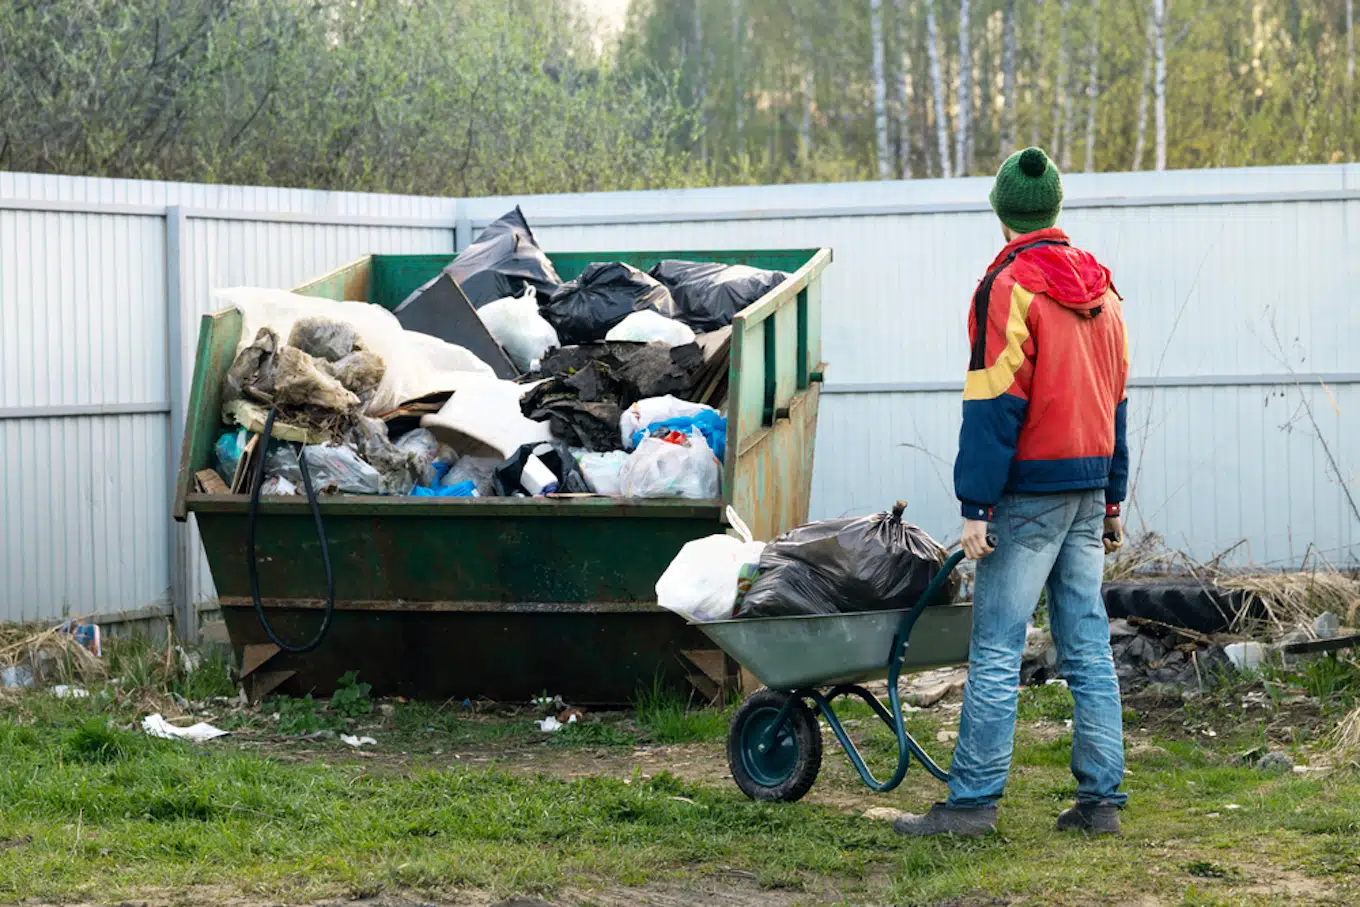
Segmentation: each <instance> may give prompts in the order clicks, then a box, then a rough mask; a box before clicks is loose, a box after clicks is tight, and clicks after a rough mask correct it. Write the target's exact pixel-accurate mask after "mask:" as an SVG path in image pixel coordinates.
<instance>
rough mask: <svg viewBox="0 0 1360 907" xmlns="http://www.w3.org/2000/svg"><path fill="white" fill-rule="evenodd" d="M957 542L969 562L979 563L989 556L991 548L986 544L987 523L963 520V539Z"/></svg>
mask: <svg viewBox="0 0 1360 907" xmlns="http://www.w3.org/2000/svg"><path fill="white" fill-rule="evenodd" d="M959 542H960V544H961V545H963V553H964V554H966V555H968V558H969V560H974V561H980V560H982V559H983V558H984V557H986V556H987V555H989V554H991V553H992V546H991V545H989V544H987V521H986V520H964V521H963V538H962V539H960V540H959Z"/></svg>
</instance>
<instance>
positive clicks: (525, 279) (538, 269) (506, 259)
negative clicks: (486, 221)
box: [397, 205, 562, 312]
mask: <svg viewBox="0 0 1360 907" xmlns="http://www.w3.org/2000/svg"><path fill="white" fill-rule="evenodd" d="M444 273H445V274H448V275H449V276H450V277H452V278H453V279H454V280H455V281H456V282H457V283H458V286H459V287H461V288H462V290H463V292H464V293H465V294H466V295H467V298H468V301H469V302H471V303H472V307H473V308H474V309H480V308H481V307H482V306H484V305H486V304H487V303H488V302H495V301H496V300H497V299H504V298H505V297H507V296H521V295H523V294H524V288H525V287H533V288H534V290H535V291H536V292H537V293H538V295H539V297H540V298H542V299H547V298H548V297H550V296H552V294H553V293H554V292H556V290H557V288H558V287H560V286H561V285H562V278H561V277H558V276H557V270H556V269H555V268H553V264H552V262H551V261H550V260H549V259H548V256H547V255H545V254H544V253H543V250H542V249H541V248H539V245H538V242H537V241H536V240H535V239H534V234H533V231H532V230H530V229H529V224H528V222H527V221H525V219H524V213H523V212H522V211H520V209H519V206H518V205H516V206H515V209H514V210H513V211H509V212H507V213H506V214H504V215H502V216H501V218H500V219H499V220H497V221H495V222H494V223H492V224H490V225H488V226H487V228H486V229H485V230H483V231H482V232H481V233H478V234H477V238H476V239H475V240H473V241H472V245H470V246H468V247H467V248H466V249H464V250H463V251H462V252H461V253H460V254H459V256H458V257H457V258H455V259H454V260H453V263H452V264H451V265H449V266H448V267H447V268H445V269H444ZM402 305H403V306H404V305H406V303H402ZM397 311H398V312H400V311H401V308H400V307H398V309H397Z"/></svg>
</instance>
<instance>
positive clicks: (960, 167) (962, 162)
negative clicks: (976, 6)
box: [954, 0, 973, 176]
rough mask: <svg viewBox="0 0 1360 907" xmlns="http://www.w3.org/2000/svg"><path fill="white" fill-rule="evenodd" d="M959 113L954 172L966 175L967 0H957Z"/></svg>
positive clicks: (969, 98)
mask: <svg viewBox="0 0 1360 907" xmlns="http://www.w3.org/2000/svg"><path fill="white" fill-rule="evenodd" d="M958 104H959V113H958V118H957V125H956V127H955V128H956V130H957V131H956V132H955V133H954V172H955V173H956V174H958V175H959V176H967V175H968V135H969V130H970V129H971V128H972V122H971V121H972V114H973V56H972V54H971V53H970V52H969V49H968V0H959V97H958Z"/></svg>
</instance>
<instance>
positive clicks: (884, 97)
mask: <svg viewBox="0 0 1360 907" xmlns="http://www.w3.org/2000/svg"><path fill="white" fill-rule="evenodd" d="M869 26H870V33H871V37H872V40H873V42H874V52H873V61H874V63H873V68H874V72H873V79H874V139H875V142H874V146H875V150H876V151H877V153H878V178H879V179H881V180H885V179H888V178H889V177H891V176H892V161H891V159H890V158H889V156H888V79H887V77H886V76H885V75H884V73H883V56H884V54H883V0H869Z"/></svg>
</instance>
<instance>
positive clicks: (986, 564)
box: [949, 490, 1128, 807]
mask: <svg viewBox="0 0 1360 907" xmlns="http://www.w3.org/2000/svg"><path fill="white" fill-rule="evenodd" d="M1104 521H1105V492H1104V491H1103V490H1097V491H1079V492H1068V493H1063V494H1009V495H1006V496H1005V497H1004V498H1003V499H1002V500H1001V502H1000V503H999V504H998V505H997V506H996V508H995V509H994V510H993V514H992V523H991V531H992V534H993V535H995V536H996V538H997V546H996V550H995V551H994V552H992V554H991V555H990V556H988V557H986V558H984V559H982V560H981V561H979V562H978V567H977V580H976V582H975V584H974V590H973V637H972V651H971V654H970V656H969V665H968V683H967V685H966V686H965V687H964V694H963V714H962V717H961V719H960V723H959V742H958V744H957V746H956V747H955V748H954V761H953V763H952V764H951V765H950V767H949V805H950V806H958V807H985V806H995V805H996V802H997V801H998V800H1000V799H1001V794H1002V791H1003V790H1004V789H1005V786H1006V776H1007V774H1008V773H1009V772H1010V767H1011V753H1012V750H1013V749H1014V746H1015V709H1016V702H1017V699H1018V697H1019V695H1020V660H1021V656H1022V655H1023V653H1024V647H1025V629H1026V626H1027V625H1028V623H1029V620H1030V618H1031V617H1032V616H1033V614H1034V608H1035V606H1036V605H1037V604H1038V601H1039V592H1040V590H1043V589H1047V590H1048V614H1049V623H1050V626H1051V628H1052V632H1053V641H1054V643H1055V645H1056V646H1057V650H1058V670H1059V671H1060V672H1061V674H1062V676H1063V677H1064V678H1066V680H1067V683H1068V686H1069V687H1070V689H1071V691H1072V698H1073V700H1074V701H1075V703H1076V713H1075V715H1074V716H1073V721H1072V774H1073V775H1075V776H1076V779H1077V801H1078V802H1079V803H1080V802H1085V803H1103V804H1110V805H1114V806H1123V805H1124V802H1125V800H1127V799H1128V796H1127V795H1126V794H1121V793H1120V792H1119V784H1120V782H1121V781H1122V780H1123V777H1124V728H1123V711H1122V708H1121V706H1120V701H1119V680H1118V678H1117V677H1116V676H1115V673H1114V658H1113V656H1112V655H1111V653H1110V623H1109V618H1108V617H1107V616H1106V613H1105V605H1104V603H1103V602H1102V601H1101V597H1100V584H1101V577H1102V574H1103V572H1104V568H1105V552H1104V546H1103V544H1102V542H1101V535H1102V533H1103V531H1104Z"/></svg>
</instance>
